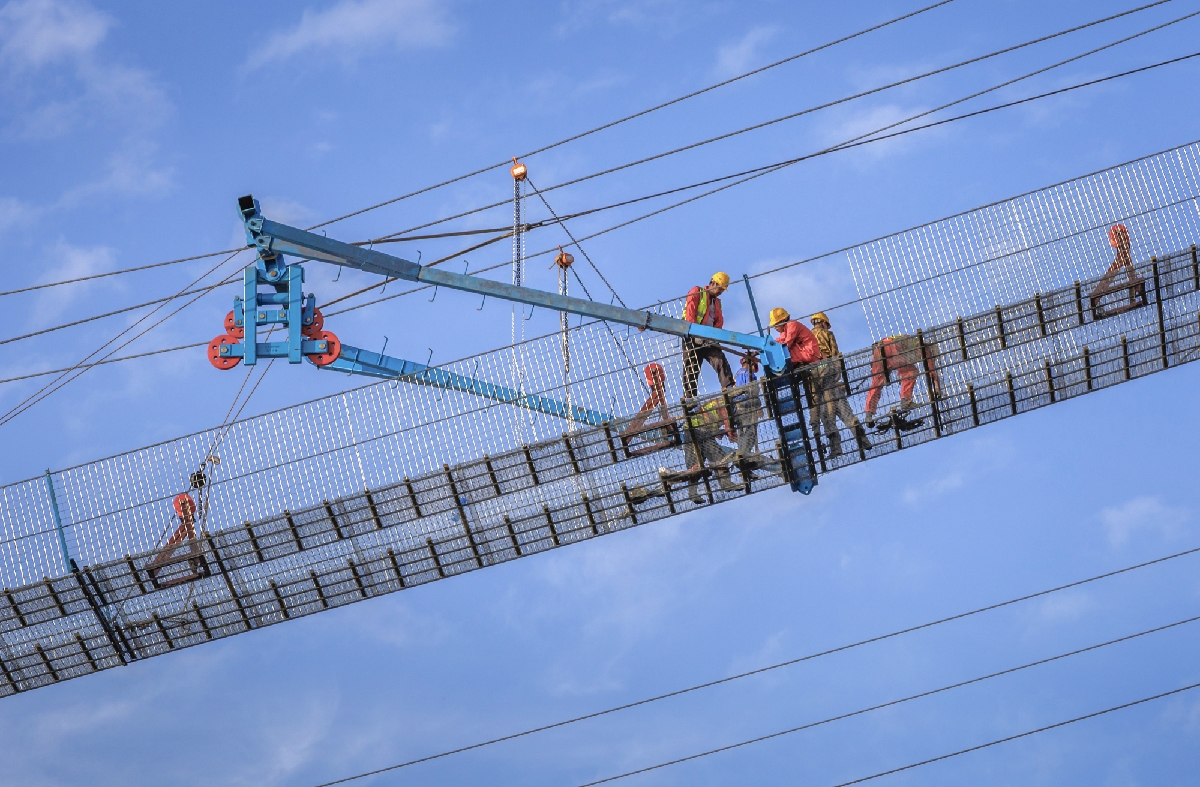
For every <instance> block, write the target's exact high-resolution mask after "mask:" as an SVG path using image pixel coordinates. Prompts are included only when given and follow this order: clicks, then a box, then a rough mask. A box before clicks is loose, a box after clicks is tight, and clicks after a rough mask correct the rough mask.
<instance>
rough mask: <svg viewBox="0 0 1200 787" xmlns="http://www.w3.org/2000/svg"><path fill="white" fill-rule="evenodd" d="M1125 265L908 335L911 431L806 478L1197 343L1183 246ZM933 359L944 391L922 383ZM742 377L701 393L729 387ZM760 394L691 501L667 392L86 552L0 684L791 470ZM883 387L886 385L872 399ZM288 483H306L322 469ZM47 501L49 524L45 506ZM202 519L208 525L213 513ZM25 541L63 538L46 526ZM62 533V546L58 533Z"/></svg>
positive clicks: (1149, 363) (665, 512)
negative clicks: (723, 480) (560, 430)
mask: <svg viewBox="0 0 1200 787" xmlns="http://www.w3.org/2000/svg"><path fill="white" fill-rule="evenodd" d="M1123 276H1124V279H1123V280H1115V279H1113V277H1111V276H1107V275H1106V276H1105V277H1098V278H1095V279H1092V280H1089V281H1083V282H1076V283H1074V284H1072V285H1071V286H1068V287H1064V288H1059V289H1055V290H1054V291H1052V292H1047V293H1039V294H1036V295H1035V296H1034V297H1032V298H1028V299H1024V300H1021V301H1019V302H1016V303H1011V304H1007V305H1002V306H997V307H995V308H994V309H989V310H987V311H984V312H981V313H977V314H974V315H970V316H966V317H963V318H959V319H954V320H952V321H950V322H946V323H943V324H941V325H936V326H931V327H929V328H927V329H924V330H921V331H916V332H914V334H913V338H914V339H915V342H916V344H915V345H914V346H915V347H916V348H917V350H916V352H917V356H918V357H915V358H913V360H914V361H916V362H917V363H916V368H917V369H918V370H919V374H920V377H921V379H920V380H919V381H918V384H917V390H918V392H920V393H919V395H918V397H917V402H918V403H919V407H918V408H917V409H916V410H915V411H913V412H911V413H909V414H908V416H907V418H908V421H907V422H906V426H912V427H913V428H911V429H902V428H901V427H900V421H899V420H898V419H894V420H891V421H890V423H889V426H890V428H889V430H888V431H886V432H884V433H882V434H880V433H878V432H872V434H871V439H872V441H873V443H874V445H873V447H872V448H871V449H870V450H862V449H860V448H858V449H856V448H855V445H856V444H855V441H854V439H853V436H844V437H843V440H842V443H843V446H845V447H847V449H848V450H847V451H846V453H844V454H843V455H842V456H840V457H838V458H836V459H833V458H830V457H829V456H828V451H827V450H825V449H826V446H825V445H824V444H823V442H822V440H821V438H819V437H817V436H807V437H806V438H805V439H808V440H809V441H810V443H809V445H808V450H809V456H810V461H811V466H812V470H813V471H814V473H815V474H816V475H817V477H818V478H819V477H820V476H821V475H823V474H826V473H829V472H833V471H835V470H837V469H840V468H842V467H846V466H849V465H852V464H857V463H861V462H863V461H867V460H869V459H873V458H877V457H880V456H884V455H888V454H891V453H894V452H896V451H899V450H903V449H907V448H911V447H914V446H917V445H921V444H924V443H927V442H930V441H932V440H936V439H939V438H942V437H947V436H951V435H955V434H959V433H961V432H964V431H967V430H969V429H973V428H975V427H978V426H982V425H984V424H988V423H991V422H994V421H997V420H1000V419H1003V418H1008V417H1011V416H1014V415H1018V414H1021V413H1025V412H1029V411H1031V410H1034V409H1038V408H1041V407H1045V406H1047V405H1051V404H1054V403H1057V402H1062V401H1065V400H1067V399H1072V398H1075V397H1078V396H1082V395H1084V394H1087V393H1090V392H1093V391H1098V390H1101V389H1104V388H1110V387H1112V386H1114V385H1118V384H1120V383H1124V382H1127V381H1130V380H1134V379H1137V378H1140V377H1144V376H1146V375H1149V374H1153V373H1155V372H1159V371H1163V370H1166V369H1170V368H1173V367H1175V366H1179V365H1182V364H1185V363H1189V362H1191V361H1193V360H1196V359H1197V358H1198V357H1200V263H1198V261H1197V252H1196V248H1195V247H1194V246H1192V247H1190V248H1187V249H1183V250H1181V251H1178V252H1175V253H1172V254H1169V255H1165V256H1162V257H1158V258H1151V259H1146V260H1142V261H1141V262H1140V263H1139V264H1137V265H1135V266H1132V268H1130V269H1129V270H1128V271H1125V272H1123ZM664 348H665V349H663V350H662V351H661V352H660V354H659V356H658V357H659V358H660V359H661V360H662V361H664V362H667V361H669V360H670V358H669V357H668V355H667V354H666V353H667V352H671V353H672V354H671V356H670V357H674V350H673V348H669V347H666V346H665V345H664ZM874 357H875V356H874V354H873V350H872V348H866V349H864V350H861V351H858V352H854V353H850V354H847V355H846V356H844V358H843V359H842V364H841V365H840V368H839V369H838V372H839V375H840V377H841V379H842V382H843V385H844V386H845V387H846V389H847V390H848V391H849V392H850V393H849V395H850V398H851V401H852V402H855V403H856V404H857V402H859V401H861V396H862V393H863V391H864V389H865V388H869V387H870V386H871V384H872V383H871V379H872V361H873V358H874ZM931 360H932V364H933V366H932V367H931V365H930V361H931ZM934 368H936V374H937V376H938V377H939V378H940V379H939V384H938V386H937V387H938V388H940V394H941V396H940V398H934V397H931V396H929V393H930V392H931V391H932V390H933V388H934V387H935V386H934V385H932V380H931V375H932V373H933V372H932V369H934ZM811 371H812V370H811V369H807V370H806V369H801V370H797V371H795V372H793V373H792V376H790V377H788V378H784V379H783V380H782V382H783V383H784V387H785V388H786V387H791V386H790V384H791V383H792V382H793V381H794V382H795V387H794V388H792V390H794V391H796V392H799V394H800V396H801V398H806V397H809V396H811V390H808V391H806V388H805V386H806V385H807V386H809V387H811V378H812V375H811V374H810V372H811ZM894 388H895V385H894V384H893V385H892V386H891V389H893V390H894ZM740 393H744V391H739V390H737V389H734V390H731V391H727V392H724V393H719V394H715V395H713V396H711V397H708V398H710V399H711V398H716V399H717V400H718V402H719V403H720V404H729V403H730V401H729V400H730V398H731V397H735V396H737V395H738V394H740ZM763 393H764V396H763V407H762V408H761V411H760V412H759V413H758V415H757V416H756V420H757V421H758V422H759V446H758V447H759V450H760V452H761V454H760V455H761V456H762V457H766V460H765V461H764V460H759V461H757V462H755V464H757V465H758V468H759V469H758V470H757V471H755V473H754V475H755V476H756V477H755V478H754V479H753V480H749V482H748V483H744V482H745V481H746V479H747V478H748V477H749V475H750V474H751V473H750V468H749V466H748V465H747V464H745V463H744V462H743V465H742V468H741V470H742V471H744V472H738V467H737V466H736V462H735V464H734V467H733V469H734V478H735V480H738V481H741V482H743V488H741V489H739V490H737V491H725V490H722V489H721V488H720V487H719V486H717V485H715V484H713V483H712V479H711V478H710V477H702V478H698V479H697V480H698V481H699V485H700V488H701V489H702V490H703V491H702V500H703V502H702V503H700V504H696V503H693V502H691V500H689V498H688V496H687V494H686V493H685V490H684V488H683V485H684V484H686V480H685V481H683V482H682V483H672V481H674V480H676V479H678V476H673V475H671V474H672V473H678V472H679V471H681V470H685V469H686V468H685V467H683V452H682V450H681V449H682V443H683V441H684V440H685V439H686V436H687V433H688V431H689V428H690V427H689V424H690V422H691V419H690V418H689V416H690V415H691V414H692V413H693V411H692V410H691V409H690V408H691V407H692V406H693V405H688V408H687V411H686V412H685V405H684V404H683V403H678V404H674V405H669V406H665V407H666V415H665V417H662V415H661V414H660V415H652V416H651V422H650V423H648V424H643V425H642V427H639V430H632V431H636V432H637V434H636V435H635V434H633V433H632V431H631V430H628V426H629V424H630V420H631V417H624V418H619V419H615V420H613V421H611V422H609V423H607V424H605V425H603V426H600V427H594V428H593V427H588V428H579V429H576V430H575V431H568V432H566V433H564V434H561V436H558V437H555V438H552V439H543V440H538V441H535V442H532V443H530V444H528V445H522V446H519V447H517V448H512V449H509V450H504V451H498V452H496V453H495V454H494V455H490V456H489V455H487V454H482V453H479V454H477V455H475V456H474V457H472V458H469V459H464V460H462V461H457V462H455V463H453V464H446V465H444V466H443V467H441V468H440V469H432V470H427V471H425V472H421V473H416V474H413V475H412V477H403V475H400V477H397V478H394V480H392V481H391V482H389V483H379V484H375V485H373V486H371V488H368V489H363V490H362V491H359V492H351V493H347V494H341V495H336V496H334V495H331V496H330V497H328V498H327V499H320V500H319V502H316V503H314V504H312V505H305V506H304V507H302V508H301V507H297V508H296V509H295V510H287V508H286V507H285V506H284V505H276V508H275V510H274V511H273V512H271V513H269V514H266V515H261V516H248V517H246V518H245V519H246V520H247V521H241V520H240V518H239V519H234V520H233V521H232V522H228V521H227V522H221V523H220V524H219V526H214V528H213V530H212V531H211V532H203V531H202V532H201V534H200V536H199V537H198V538H196V539H194V540H191V541H184V542H180V543H175V544H170V545H169V546H162V545H161V544H160V545H157V546H154V547H153V548H150V549H141V550H138V551H137V552H136V553H134V554H130V555H124V554H122V555H119V556H114V557H110V558H108V559H104V560H95V561H92V562H91V564H90V565H78V566H75V567H74V570H69V569H68V570H63V571H60V572H59V573H58V575H57V576H56V577H55V578H46V579H43V580H41V581H33V582H26V583H23V584H22V585H21V586H20V587H13V588H9V589H4V590H2V591H0V696H5V695H10V694H13V693H16V692H19V691H27V690H30V689H33V688H37V687H39V686H45V685H49V684H51V683H55V682H59V681H62V680H66V679H69V678H73V677H78V676H81V675H85V674H89V673H91V672H95V671H98V670H101V669H106V668H109V667H114V666H120V665H122V664H128V663H130V662H132V661H135V660H140V659H144V658H149V657H151V656H155V655H160V654H164V653H168V652H171V651H172V650H177V649H180V648H184V647H188V646H191V645H195V644H199V643H202V642H207V641H209V640H213V639H218V638H222V637H227V636H230V635H233V634H238V633H242V632H245V631H249V630H253V629H257V628H262V627H265V626H268V625H272V624H275V623H279V622H283V621H285V620H290V619H292V618H297V617H302V616H305V615H309V614H312V613H314V612H319V611H321V610H324V609H328V608H331V607H337V606H343V605H345V604H349V603H352V602H354V601H359V600H362V599H366V598H370V597H373V596H378V595H383V594H386V593H391V592H395V591H398V590H402V589H405V588H409V587H413V586H416V585H420V584H425V583H428V582H432V581H436V580H439V579H443V578H446V577H450V576H454V575H456V574H461V573H465V572H467V571H473V570H476V569H479V568H483V567H486V566H490V565H494V564H497V563H502V562H506V561H509V560H515V559H517V558H520V557H526V556H530V555H534V554H539V553H541V552H545V551H548V550H550V549H555V548H557V547H560V546H565V545H568V544H573V543H576V542H580V541H586V540H589V539H592V538H597V537H599V536H602V535H606V534H608V533H613V532H616V531H620V530H625V529H628V528H631V527H635V526H638V525H642V524H646V523H648V522H653V521H656V520H660V519H664V518H667V517H670V516H673V515H675V514H680V513H685V512H687V511H691V510H694V509H697V508H704V507H707V506H711V505H717V504H720V503H723V502H727V501H730V500H733V499H736V498H738V497H742V496H745V495H750V494H755V493H757V492H760V491H764V490H766V489H771V488H774V487H777V486H780V485H783V484H785V483H789V481H790V480H791V479H789V478H785V475H784V473H783V471H782V470H779V471H777V472H774V473H769V472H767V470H768V469H769V468H767V467H764V465H765V464H766V463H767V462H768V461H770V460H775V461H777V460H779V459H780V454H779V445H778V440H779V437H780V431H779V426H780V423H781V421H782V419H783V417H784V416H787V415H788V413H789V412H790V414H791V421H789V423H790V424H795V423H796V421H797V418H796V416H797V415H798V413H796V412H795V410H794V409H791V410H789V405H786V404H784V406H783V407H782V408H781V407H780V406H779V405H780V402H779V400H778V399H776V398H775V397H773V396H768V395H766V391H764V392H763ZM784 399H785V400H786V399H787V397H786V396H785V397H784ZM772 400H774V406H772ZM895 401H896V400H895V397H894V395H893V393H892V392H891V390H889V392H888V393H886V394H885V395H884V408H881V410H880V414H881V415H882V414H883V412H884V411H885V409H886V407H887V406H888V405H890V404H894V403H895ZM702 403H703V402H699V403H696V405H695V406H698V405H700V404H702ZM802 404H804V408H802V409H801V411H800V413H799V414H803V415H804V420H805V421H806V420H807V417H808V416H807V412H806V408H807V403H806V402H802ZM793 407H794V405H793ZM855 409H856V411H859V412H860V415H861V408H860V407H857V406H856V407H855ZM656 421H657V423H655V422H656ZM646 426H649V427H651V428H650V429H646V428H645V427H646ZM786 428H788V427H785V429H786ZM357 445H358V444H357V443H355V446H356V447H357ZM647 449H651V450H647ZM330 450H333V449H330ZM743 459H744V458H743ZM664 471H665V475H664ZM236 480H237V479H236V478H233V479H225V482H233V481H236ZM302 481H303V483H305V484H316V485H319V484H320V472H319V468H318V471H317V472H315V474H314V475H313V476H312V477H311V478H307V479H302ZM218 488H219V487H218ZM214 494H215V492H214ZM152 502H153V500H151V501H149V502H147V503H146V505H149V504H150V503H152ZM265 505H268V506H269V505H275V504H274V503H272V501H267V503H266V504H265ZM41 510H44V511H46V520H45V521H47V522H49V521H50V519H49V509H48V508H47V509H41ZM223 515H225V514H223ZM231 519H232V517H231ZM208 521H209V523H210V525H212V524H214V519H213V517H212V515H211V514H210V517H209V520H208ZM28 538H30V539H34V538H37V539H41V541H39V542H38V543H55V544H56V543H57V541H52V540H51V539H57V535H56V534H55V532H54V528H53V527H46V528H42V529H40V530H38V531H37V532H36V533H32V534H31V535H30V536H29V537H28ZM30 543H32V541H31V542H30ZM62 546H63V551H64V553H67V552H68V551H69V550H68V549H67V547H68V543H67V541H66V540H65V539H64V540H63V541H62ZM17 554H19V552H18V553H17ZM66 559H67V560H68V561H69V560H70V559H71V557H70V556H67V557H66Z"/></svg>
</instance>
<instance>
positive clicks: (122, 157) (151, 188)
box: [60, 142, 174, 206]
mask: <svg viewBox="0 0 1200 787" xmlns="http://www.w3.org/2000/svg"><path fill="white" fill-rule="evenodd" d="M156 150H157V147H156V146H155V145H151V144H149V143H144V142H143V143H131V144H130V145H128V146H127V147H126V148H125V149H124V150H121V151H119V152H117V153H114V154H112V155H111V156H109V157H108V160H107V161H106V162H105V173H104V177H102V178H100V179H98V180H95V181H92V182H90V183H82V184H80V185H78V186H75V187H74V188H72V189H70V190H68V191H67V193H66V194H64V195H63V197H62V200H61V201H60V204H62V205H64V206H67V205H73V204H75V203H78V202H80V201H82V200H84V199H86V198H88V197H94V196H100V195H107V194H116V195H120V196H124V197H143V196H151V195H158V194H164V193H166V192H167V191H169V190H170V189H171V187H172V185H174V182H173V181H172V178H171V175H172V172H171V170H170V168H167V167H159V166H156V165H155V164H154V163H153V162H154V159H155V152H156Z"/></svg>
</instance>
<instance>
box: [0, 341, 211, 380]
mask: <svg viewBox="0 0 1200 787" xmlns="http://www.w3.org/2000/svg"><path fill="white" fill-rule="evenodd" d="M206 344H208V342H196V343H194V344H181V345H179V346H178V347H164V348H163V349H161V350H150V351H149V352H144V353H137V354H135V355H122V356H121V357H119V358H110V359H108V360H107V361H99V362H97V363H89V364H83V365H82V366H104V365H105V364H110V363H117V362H118V361H133V360H136V359H138V358H148V357H150V356H151V355H162V354H163V353H173V352H178V351H179V350H193V349H195V348H197V347H204V346H205V345H206ZM82 366H81V367H80V368H82ZM73 368H76V367H66V368H63V369H47V370H46V371H44V372H31V373H29V374H23V375H21V376H19V377H5V378H3V379H0V385H3V384H4V383H15V382H19V381H20V380H30V379H33V378H34V377H45V376H46V375H49V374H60V373H62V372H67V371H70V370H71V369H73Z"/></svg>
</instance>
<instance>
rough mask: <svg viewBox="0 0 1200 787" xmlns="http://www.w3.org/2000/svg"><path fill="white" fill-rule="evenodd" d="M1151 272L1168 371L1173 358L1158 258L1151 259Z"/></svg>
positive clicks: (1159, 337)
mask: <svg viewBox="0 0 1200 787" xmlns="http://www.w3.org/2000/svg"><path fill="white" fill-rule="evenodd" d="M1150 270H1151V271H1152V272H1153V274H1154V308H1155V310H1156V311H1157V312H1158V341H1159V344H1160V345H1161V347H1162V366H1163V368H1164V369H1166V368H1168V367H1169V366H1170V365H1171V357H1170V354H1169V353H1168V351H1167V323H1166V320H1165V319H1164V318H1163V296H1162V283H1161V280H1160V277H1159V270H1158V257H1157V256H1154V257H1151V258H1150Z"/></svg>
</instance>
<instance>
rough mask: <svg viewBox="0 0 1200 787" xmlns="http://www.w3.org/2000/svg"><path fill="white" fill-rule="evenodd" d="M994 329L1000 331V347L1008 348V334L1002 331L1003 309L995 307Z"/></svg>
mask: <svg viewBox="0 0 1200 787" xmlns="http://www.w3.org/2000/svg"><path fill="white" fill-rule="evenodd" d="M996 330H997V331H999V333H1000V349H1001V350H1007V349H1008V336H1007V335H1006V334H1005V333H1004V310H1003V309H1002V308H1000V307H999V306H997V307H996Z"/></svg>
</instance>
